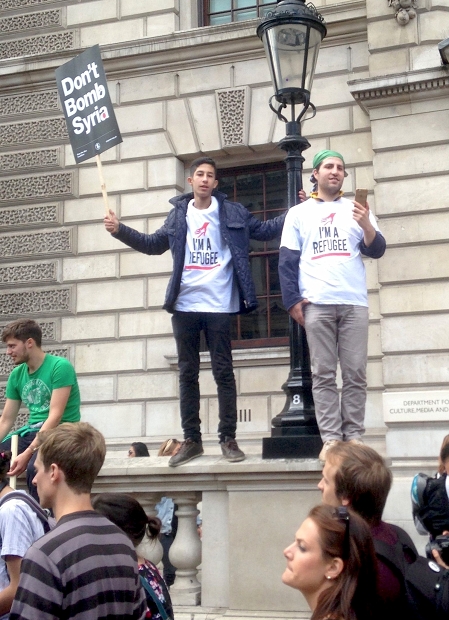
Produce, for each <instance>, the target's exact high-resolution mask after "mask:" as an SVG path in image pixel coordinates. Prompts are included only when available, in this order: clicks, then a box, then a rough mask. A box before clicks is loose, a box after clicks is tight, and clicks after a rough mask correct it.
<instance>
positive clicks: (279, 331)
mask: <svg viewBox="0 0 449 620" xmlns="http://www.w3.org/2000/svg"><path fill="white" fill-rule="evenodd" d="M270 318H271V334H270V337H271V338H286V337H288V315H287V312H286V311H285V309H284V306H283V305H282V301H281V299H277V298H276V299H274V300H272V302H271V309H270Z"/></svg>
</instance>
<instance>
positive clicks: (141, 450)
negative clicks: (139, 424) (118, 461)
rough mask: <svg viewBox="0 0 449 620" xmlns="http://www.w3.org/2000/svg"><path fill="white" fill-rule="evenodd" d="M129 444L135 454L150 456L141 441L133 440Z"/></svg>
mask: <svg viewBox="0 0 449 620" xmlns="http://www.w3.org/2000/svg"><path fill="white" fill-rule="evenodd" d="M131 445H132V447H133V448H134V454H135V455H136V456H150V453H149V452H148V448H147V447H146V445H145V444H144V443H142V442H141V441H134V442H133V443H132V444H131Z"/></svg>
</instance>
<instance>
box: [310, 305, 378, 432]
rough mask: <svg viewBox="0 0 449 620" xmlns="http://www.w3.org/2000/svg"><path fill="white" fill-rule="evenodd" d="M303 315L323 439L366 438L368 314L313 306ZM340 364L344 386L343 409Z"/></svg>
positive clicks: (356, 308)
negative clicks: (338, 382)
mask: <svg viewBox="0 0 449 620" xmlns="http://www.w3.org/2000/svg"><path fill="white" fill-rule="evenodd" d="M304 312H305V315H304V316H305V328H306V334H307V342H308V344H309V350H310V361H311V366H312V381H313V399H314V401H315V412H316V417H317V422H318V427H319V429H320V435H321V439H322V440H323V442H325V441H328V440H329V439H340V440H342V441H349V440H351V439H357V438H359V437H360V436H361V435H363V433H364V432H365V427H364V420H365V403H366V363H367V358H368V308H366V307H365V306H345V305H324V304H323V305H318V304H308V305H306V306H305V308H304ZM337 360H340V368H341V375H342V380H343V387H342V391H341V407H340V403H339V397H338V390H337V382H336V373H337Z"/></svg>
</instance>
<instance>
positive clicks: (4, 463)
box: [0, 450, 12, 482]
mask: <svg viewBox="0 0 449 620" xmlns="http://www.w3.org/2000/svg"><path fill="white" fill-rule="evenodd" d="M11 456H12V453H11V452H10V451H9V450H3V452H0V481H1V482H3V481H4V480H6V479H7V478H8V476H7V475H6V474H7V473H8V471H9V464H10V462H11Z"/></svg>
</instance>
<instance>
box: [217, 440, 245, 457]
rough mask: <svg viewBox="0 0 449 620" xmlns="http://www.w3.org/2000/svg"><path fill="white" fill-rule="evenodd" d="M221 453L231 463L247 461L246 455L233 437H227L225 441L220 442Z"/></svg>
mask: <svg viewBox="0 0 449 620" xmlns="http://www.w3.org/2000/svg"><path fill="white" fill-rule="evenodd" d="M220 446H221V451H222V452H223V456H224V457H225V459H226V460H227V461H229V462H230V463H238V462H239V461H244V460H245V458H246V457H245V453H244V452H242V451H241V450H240V448H239V446H238V444H237V442H236V440H235V439H233V438H232V437H225V438H224V441H220Z"/></svg>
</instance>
